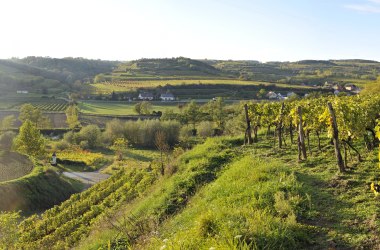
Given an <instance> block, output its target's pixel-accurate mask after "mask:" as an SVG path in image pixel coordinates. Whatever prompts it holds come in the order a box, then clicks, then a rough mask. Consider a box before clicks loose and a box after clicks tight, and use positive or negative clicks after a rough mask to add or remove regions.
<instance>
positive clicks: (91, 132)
mask: <svg viewBox="0 0 380 250" xmlns="http://www.w3.org/2000/svg"><path fill="white" fill-rule="evenodd" d="M78 136H79V138H78V139H79V145H83V146H85V148H95V147H97V146H98V143H99V141H100V138H101V131H100V129H99V127H98V126H97V125H88V126H86V127H83V128H82V129H81V130H80V131H79V133H78ZM82 141H85V142H83V143H82ZM77 143H78V141H77ZM81 147H82V146H81Z"/></svg>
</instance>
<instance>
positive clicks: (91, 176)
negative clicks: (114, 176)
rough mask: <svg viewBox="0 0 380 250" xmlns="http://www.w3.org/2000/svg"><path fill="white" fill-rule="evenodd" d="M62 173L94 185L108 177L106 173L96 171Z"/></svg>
mask: <svg viewBox="0 0 380 250" xmlns="http://www.w3.org/2000/svg"><path fill="white" fill-rule="evenodd" d="M63 175H65V176H67V177H69V178H72V179H76V180H79V181H81V182H83V183H85V184H89V185H94V184H96V183H98V182H100V181H102V180H105V179H107V178H108V177H110V175H108V174H101V173H99V172H98V171H96V172H63Z"/></svg>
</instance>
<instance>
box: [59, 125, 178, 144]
mask: <svg viewBox="0 0 380 250" xmlns="http://www.w3.org/2000/svg"><path fill="white" fill-rule="evenodd" d="M159 132H160V133H164V134H165V143H166V144H168V145H169V146H174V145H175V144H176V143H178V142H179V133H180V124H179V122H176V121H159V120H138V121H127V122H123V121H121V120H118V119H114V120H111V121H109V122H108V123H107V124H106V127H105V129H104V131H103V132H102V131H101V129H100V128H99V127H98V126H97V125H93V124H92V125H88V126H84V127H82V128H81V129H80V131H79V132H75V131H70V132H68V133H66V134H65V135H64V137H63V141H62V142H61V145H59V146H60V147H65V146H69V144H76V145H79V146H81V147H82V148H85V149H93V148H98V147H117V145H115V142H118V143H117V144H119V142H120V139H124V142H125V141H126V142H127V143H124V144H130V145H133V146H136V147H148V148H154V147H156V145H155V137H156V135H157V134H158V133H159ZM62 144H63V146H62Z"/></svg>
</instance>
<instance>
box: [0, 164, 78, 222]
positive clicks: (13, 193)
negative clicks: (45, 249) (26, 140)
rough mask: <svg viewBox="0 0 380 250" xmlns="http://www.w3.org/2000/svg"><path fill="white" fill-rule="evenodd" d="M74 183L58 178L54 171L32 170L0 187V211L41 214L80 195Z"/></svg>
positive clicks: (76, 184) (41, 168) (42, 168)
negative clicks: (72, 195)
mask: <svg viewBox="0 0 380 250" xmlns="http://www.w3.org/2000/svg"><path fill="white" fill-rule="evenodd" d="M82 188H83V185H82V184H81V183H79V182H78V181H75V180H71V179H68V178H63V177H60V176H59V175H58V174H57V173H56V172H55V171H53V170H51V169H49V168H44V167H42V166H36V167H35V168H34V169H33V171H32V172H31V173H29V174H28V175H25V176H23V177H21V178H18V179H14V180H11V181H7V182H2V183H0V193H1V194H2V196H1V199H0V210H1V211H18V210H21V211H22V213H23V214H26V215H29V214H32V213H37V212H41V211H44V210H46V209H48V208H50V207H52V206H54V205H56V204H59V203H61V202H62V201H64V200H66V199H68V198H69V197H70V195H71V194H73V193H77V192H80V191H81V190H82Z"/></svg>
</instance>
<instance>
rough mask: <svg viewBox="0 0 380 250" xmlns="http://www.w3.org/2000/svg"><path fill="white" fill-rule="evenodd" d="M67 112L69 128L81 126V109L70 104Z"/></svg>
mask: <svg viewBox="0 0 380 250" xmlns="http://www.w3.org/2000/svg"><path fill="white" fill-rule="evenodd" d="M65 113H66V123H67V124H68V125H69V128H71V129H74V128H77V127H79V126H80V122H79V110H78V107H77V106H76V105H74V104H73V105H69V107H68V108H67V109H66V111H65Z"/></svg>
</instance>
